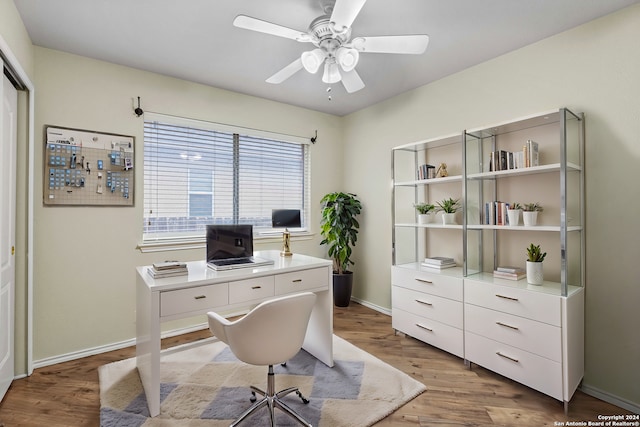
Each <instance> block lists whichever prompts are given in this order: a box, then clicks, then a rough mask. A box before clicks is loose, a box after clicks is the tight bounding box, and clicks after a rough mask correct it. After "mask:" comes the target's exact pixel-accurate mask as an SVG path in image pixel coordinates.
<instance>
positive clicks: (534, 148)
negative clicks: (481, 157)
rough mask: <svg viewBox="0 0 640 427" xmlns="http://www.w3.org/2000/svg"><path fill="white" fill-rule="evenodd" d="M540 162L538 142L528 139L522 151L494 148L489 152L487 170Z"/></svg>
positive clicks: (524, 165)
mask: <svg viewBox="0 0 640 427" xmlns="http://www.w3.org/2000/svg"><path fill="white" fill-rule="evenodd" d="M539 164H540V155H539V153H538V143H537V142H535V141H533V140H531V139H529V140H527V142H526V143H525V144H524V145H523V146H522V151H516V152H513V151H506V150H496V151H492V152H491V153H489V172H497V171H506V170H511V169H522V168H529V167H532V166H538V165H539Z"/></svg>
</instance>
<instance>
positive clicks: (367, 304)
mask: <svg viewBox="0 0 640 427" xmlns="http://www.w3.org/2000/svg"><path fill="white" fill-rule="evenodd" d="M351 301H354V302H357V303H358V304H361V305H364V306H365V307H368V308H370V309H371V310H375V311H377V312H380V313H382V314H386V315H387V316H391V310H389V309H388V308H385V307H381V306H379V305H375V304H372V303H370V302H369V301H365V300H361V299H360V298H355V297H351Z"/></svg>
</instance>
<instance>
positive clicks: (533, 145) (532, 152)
mask: <svg viewBox="0 0 640 427" xmlns="http://www.w3.org/2000/svg"><path fill="white" fill-rule="evenodd" d="M523 152H524V158H525V166H526V167H532V166H538V165H539V164H540V154H539V152H538V143H537V142H535V141H533V140H531V139H528V140H527V142H526V143H525V145H524V147H523Z"/></svg>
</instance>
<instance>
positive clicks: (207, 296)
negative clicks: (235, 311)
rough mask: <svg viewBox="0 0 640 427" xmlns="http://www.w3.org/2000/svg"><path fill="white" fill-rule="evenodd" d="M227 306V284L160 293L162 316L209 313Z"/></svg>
mask: <svg viewBox="0 0 640 427" xmlns="http://www.w3.org/2000/svg"><path fill="white" fill-rule="evenodd" d="M227 304H229V285H228V284H227V283H220V284H216V285H208V286H198V287H195V288H188V289H179V290H175V291H166V292H161V293H160V316H162V317H166V316H173V315H175V314H181V313H191V312H207V311H209V310H211V309H213V308H215V307H220V306H223V305H227Z"/></svg>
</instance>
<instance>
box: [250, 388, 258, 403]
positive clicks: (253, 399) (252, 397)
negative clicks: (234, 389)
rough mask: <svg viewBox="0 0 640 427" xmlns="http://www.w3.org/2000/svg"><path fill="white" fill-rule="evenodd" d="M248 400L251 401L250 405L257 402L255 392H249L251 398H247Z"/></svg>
mask: <svg viewBox="0 0 640 427" xmlns="http://www.w3.org/2000/svg"><path fill="white" fill-rule="evenodd" d="M249 400H250V401H251V403H255V401H256V400H258V399H257V398H256V392H255V391H252V392H251V397H250V398H249Z"/></svg>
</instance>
